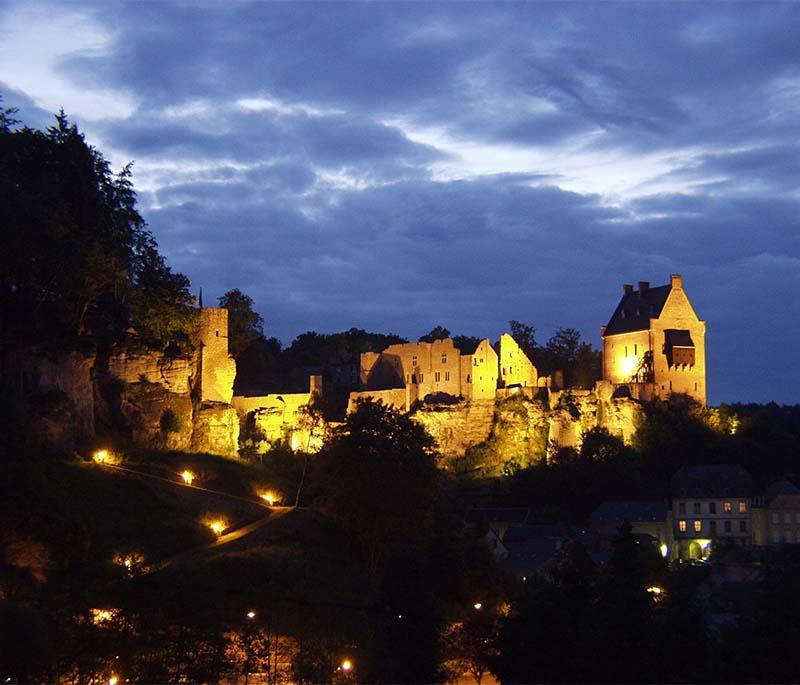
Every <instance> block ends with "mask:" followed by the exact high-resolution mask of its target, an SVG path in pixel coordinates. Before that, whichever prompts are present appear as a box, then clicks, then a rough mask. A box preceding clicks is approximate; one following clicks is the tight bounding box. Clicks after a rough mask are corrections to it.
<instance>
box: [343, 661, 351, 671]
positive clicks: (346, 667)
mask: <svg viewBox="0 0 800 685" xmlns="http://www.w3.org/2000/svg"><path fill="white" fill-rule="evenodd" d="M351 668H353V662H352V661H350V659H345V660H344V661H343V662H342V670H343V671H349V670H350V669H351Z"/></svg>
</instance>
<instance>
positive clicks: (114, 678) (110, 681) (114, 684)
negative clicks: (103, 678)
mask: <svg viewBox="0 0 800 685" xmlns="http://www.w3.org/2000/svg"><path fill="white" fill-rule="evenodd" d="M118 682H119V678H117V676H115V675H112V676H111V677H110V678H109V679H108V685H117V683H118Z"/></svg>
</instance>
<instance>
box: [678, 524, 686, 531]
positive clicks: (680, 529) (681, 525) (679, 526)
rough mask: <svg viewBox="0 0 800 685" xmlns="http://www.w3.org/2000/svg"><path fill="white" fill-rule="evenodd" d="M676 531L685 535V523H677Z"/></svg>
mask: <svg viewBox="0 0 800 685" xmlns="http://www.w3.org/2000/svg"><path fill="white" fill-rule="evenodd" d="M678 530H679V531H680V532H681V533H685V532H686V521H678Z"/></svg>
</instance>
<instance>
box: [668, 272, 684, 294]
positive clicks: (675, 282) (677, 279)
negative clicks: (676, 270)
mask: <svg viewBox="0 0 800 685" xmlns="http://www.w3.org/2000/svg"><path fill="white" fill-rule="evenodd" d="M669 280H670V285H671V286H672V287H673V288H674V289H675V290H683V278H681V275H680V274H672V275H671V276H670V277H669Z"/></svg>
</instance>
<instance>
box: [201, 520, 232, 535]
mask: <svg viewBox="0 0 800 685" xmlns="http://www.w3.org/2000/svg"><path fill="white" fill-rule="evenodd" d="M206 525H207V526H208V527H209V528H211V530H213V531H214V532H215V533H216V534H217V535H222V532H223V531H224V530H225V529H226V528H227V527H228V522H227V521H225V520H224V519H214V520H213V521H209V522H208V523H206Z"/></svg>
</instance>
